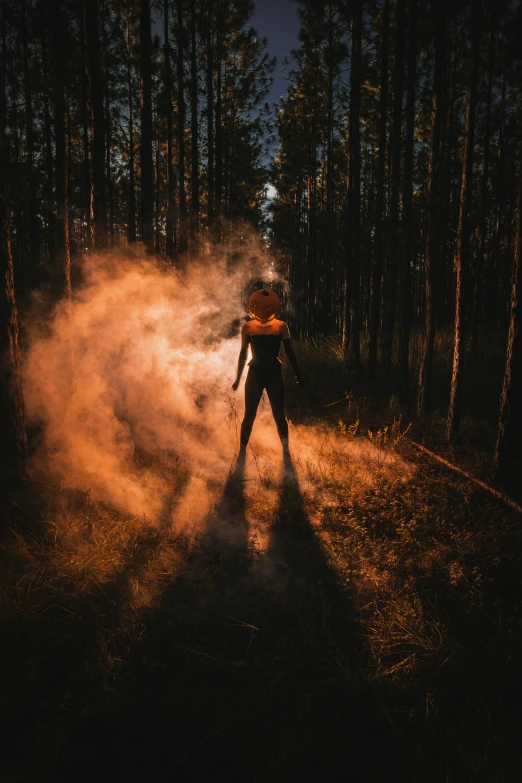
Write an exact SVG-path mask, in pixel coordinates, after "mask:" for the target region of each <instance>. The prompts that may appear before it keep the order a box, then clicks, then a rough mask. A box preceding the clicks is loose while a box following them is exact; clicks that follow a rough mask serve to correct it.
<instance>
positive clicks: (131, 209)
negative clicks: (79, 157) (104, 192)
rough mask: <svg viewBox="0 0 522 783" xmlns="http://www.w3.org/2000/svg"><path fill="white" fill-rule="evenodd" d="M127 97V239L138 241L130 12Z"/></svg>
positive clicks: (128, 19)
mask: <svg viewBox="0 0 522 783" xmlns="http://www.w3.org/2000/svg"><path fill="white" fill-rule="evenodd" d="M127 99H128V106H129V194H128V198H129V202H128V205H127V206H128V224H127V239H128V241H129V242H135V241H136V175H135V153H134V90H133V85H132V59H131V25H130V14H129V16H128V17H127Z"/></svg>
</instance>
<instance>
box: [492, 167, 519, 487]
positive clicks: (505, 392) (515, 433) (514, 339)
mask: <svg viewBox="0 0 522 783" xmlns="http://www.w3.org/2000/svg"><path fill="white" fill-rule="evenodd" d="M517 201H518V204H517V227H516V238H515V252H514V262H513V273H512V281H511V304H510V319H509V333H508V342H507V353H506V366H505V370H504V383H503V386H502V396H501V399H500V418H499V423H498V435H497V442H496V446H495V454H494V465H495V469H496V471H497V473H498V475H499V477H500V478H502V479H519V478H520V467H521V466H520V461H521V459H522V445H521V444H522V279H521V273H522V269H521V260H522V172H519V175H518V199H517Z"/></svg>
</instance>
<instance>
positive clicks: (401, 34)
mask: <svg viewBox="0 0 522 783" xmlns="http://www.w3.org/2000/svg"><path fill="white" fill-rule="evenodd" d="M395 14H396V19H395V62H394V68H393V117H392V128H391V143H390V147H391V154H390V172H391V183H390V237H389V244H388V259H387V264H386V270H385V296H384V311H383V329H382V340H381V366H382V374H383V376H384V378H385V379H388V378H389V377H390V373H391V366H392V353H393V335H394V328H395V309H396V302H397V265H398V255H399V199H400V187H401V152H402V95H403V90H404V46H405V27H406V0H397V6H396V11H395Z"/></svg>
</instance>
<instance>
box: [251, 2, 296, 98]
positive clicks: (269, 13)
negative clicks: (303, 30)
mask: <svg viewBox="0 0 522 783" xmlns="http://www.w3.org/2000/svg"><path fill="white" fill-rule="evenodd" d="M297 9H298V5H297V3H294V2H291V0H256V5H255V10H254V15H253V17H252V19H251V22H250V24H251V25H252V27H255V28H256V30H257V31H258V33H259V35H260V37H261V38H267V39H268V50H269V52H270V54H271V55H275V56H276V57H277V65H276V69H275V71H274V86H273V88H272V91H271V93H270V95H269V96H268V98H267V100H268V101H269V103H271V102H272V101H277V100H279V98H280V97H281V95H283V94H284V93H285V92H286V88H287V82H286V81H285V80H284V78H283V77H282V76H281V73H280V71H281V65H282V62H283V58H284V57H285V55H290V52H291V50H292V49H296V48H297V46H298V43H299V42H298V38H297V34H298V32H299V18H298V14H297Z"/></svg>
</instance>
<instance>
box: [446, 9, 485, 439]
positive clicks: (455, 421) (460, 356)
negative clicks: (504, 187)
mask: <svg viewBox="0 0 522 783" xmlns="http://www.w3.org/2000/svg"><path fill="white" fill-rule="evenodd" d="M480 15H481V0H473V6H472V9H471V38H472V59H473V64H472V69H471V76H470V80H469V85H468V90H467V104H466V137H465V145H464V165H463V167H462V184H461V191H460V214H459V228H458V235H457V249H456V253H455V271H456V288H455V332H454V343H453V370H452V375H451V391H450V404H449V411H448V422H447V430H446V437H447V439H448V440H454V439H455V438H456V436H457V435H458V431H459V426H460V419H461V415H462V371H463V364H464V354H465V341H466V315H467V310H468V308H467V305H468V301H469V278H470V270H471V242H470V234H471V207H472V196H473V193H472V188H473V148H474V144H475V104H476V97H477V84H478V72H479V62H480Z"/></svg>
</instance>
